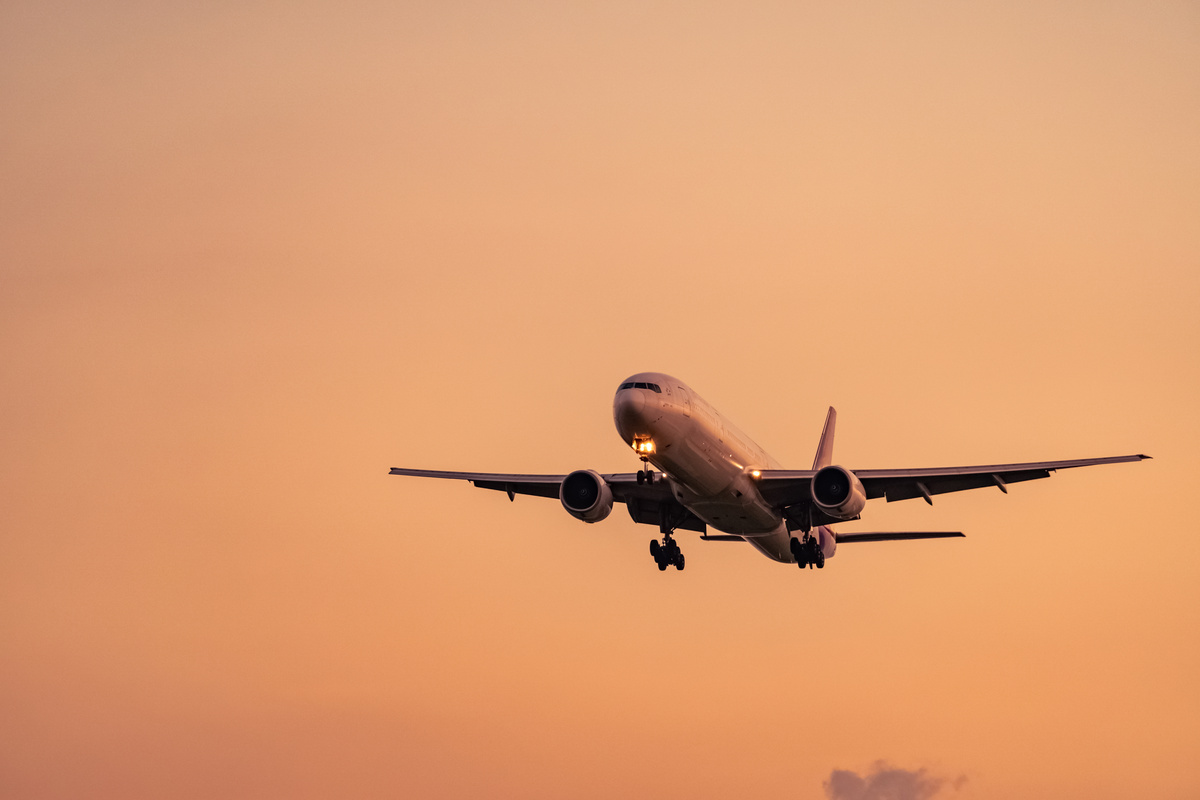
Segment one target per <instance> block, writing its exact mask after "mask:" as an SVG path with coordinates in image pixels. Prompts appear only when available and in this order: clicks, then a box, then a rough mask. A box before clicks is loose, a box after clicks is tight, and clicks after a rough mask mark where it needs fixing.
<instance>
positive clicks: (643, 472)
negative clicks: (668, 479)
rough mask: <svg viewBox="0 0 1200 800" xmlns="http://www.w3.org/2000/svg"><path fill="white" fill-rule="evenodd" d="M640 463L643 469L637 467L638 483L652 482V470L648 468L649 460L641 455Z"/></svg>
mask: <svg viewBox="0 0 1200 800" xmlns="http://www.w3.org/2000/svg"><path fill="white" fill-rule="evenodd" d="M642 465H643V467H644V469H639V470H638V473H637V482H638V483H654V470H652V469H650V460H649V459H648V458H645V457H644V456H643V457H642Z"/></svg>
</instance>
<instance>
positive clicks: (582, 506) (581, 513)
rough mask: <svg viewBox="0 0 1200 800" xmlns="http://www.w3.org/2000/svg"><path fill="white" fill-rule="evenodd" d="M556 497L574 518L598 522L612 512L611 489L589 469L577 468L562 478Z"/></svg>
mask: <svg viewBox="0 0 1200 800" xmlns="http://www.w3.org/2000/svg"><path fill="white" fill-rule="evenodd" d="M558 499H559V500H561V501H562V504H563V508H565V509H566V510H567V513H568V514H570V515H571V516H572V517H575V519H581V520H583V521H584V522H599V521H600V520H602V519H604V518H605V517H607V516H608V515H609V514H610V513H612V507H613V496H612V489H610V488H609V486H608V484H607V483H606V482H605V481H604V478H601V477H600V476H599V475H598V474H596V473H595V472H593V471H592V470H590V469H578V470H575V471H574V472H572V473H571V474H570V475H568V476H567V477H565V478H563V482H562V485H561V486H559V487H558Z"/></svg>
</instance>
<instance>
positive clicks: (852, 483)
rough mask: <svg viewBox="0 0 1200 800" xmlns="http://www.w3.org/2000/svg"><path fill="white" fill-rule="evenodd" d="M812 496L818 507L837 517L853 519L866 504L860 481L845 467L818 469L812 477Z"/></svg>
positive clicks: (865, 495) (865, 494) (865, 493)
mask: <svg viewBox="0 0 1200 800" xmlns="http://www.w3.org/2000/svg"><path fill="white" fill-rule="evenodd" d="M812 498H813V502H814V503H816V504H817V507H818V508H819V509H821V510H822V511H824V512H825V513H826V514H828V515H829V516H831V517H835V518H837V519H853V518H854V517H857V516H858V515H859V514H860V513H861V512H862V510H863V508H864V507H865V506H866V505H867V492H866V490H865V489H863V485H862V483H860V482H859V480H858V478H856V477H855V475H854V473H853V472H851V471H850V470H848V469H846V468H845V467H836V466H835V467H823V468H821V469H820V470H818V471H817V474H816V475H814V476H813V479H812Z"/></svg>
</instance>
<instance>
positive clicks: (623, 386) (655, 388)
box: [618, 381, 662, 394]
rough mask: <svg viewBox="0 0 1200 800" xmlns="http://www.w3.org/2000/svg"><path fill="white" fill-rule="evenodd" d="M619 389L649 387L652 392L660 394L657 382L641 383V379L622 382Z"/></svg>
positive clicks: (660, 390)
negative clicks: (632, 381) (634, 381)
mask: <svg viewBox="0 0 1200 800" xmlns="http://www.w3.org/2000/svg"><path fill="white" fill-rule="evenodd" d="M620 389H649V390H650V391H652V392H658V393H659V394H662V389H660V388H659V387H658V384H657V383H643V382H641V381H637V382H636V383H622V384H621V386H620ZM620 389H618V391H620Z"/></svg>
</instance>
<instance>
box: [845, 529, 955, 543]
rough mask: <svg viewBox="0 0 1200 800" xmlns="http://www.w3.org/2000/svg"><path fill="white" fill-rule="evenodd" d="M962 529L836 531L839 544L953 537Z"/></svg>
mask: <svg viewBox="0 0 1200 800" xmlns="http://www.w3.org/2000/svg"><path fill="white" fill-rule="evenodd" d="M962 535H963V534H962V532H961V531H900V532H897V533H834V538H835V539H837V543H838V544H847V543H849V542H894V541H902V540H905V539H952V538H956V537H960V536H962Z"/></svg>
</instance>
